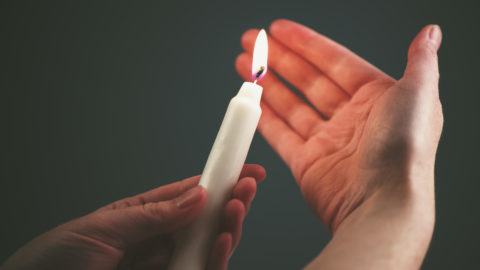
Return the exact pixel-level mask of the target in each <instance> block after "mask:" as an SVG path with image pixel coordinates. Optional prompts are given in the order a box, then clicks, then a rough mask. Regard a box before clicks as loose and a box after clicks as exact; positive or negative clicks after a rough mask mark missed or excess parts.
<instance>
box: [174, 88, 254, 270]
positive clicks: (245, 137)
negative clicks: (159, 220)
mask: <svg viewBox="0 0 480 270" xmlns="http://www.w3.org/2000/svg"><path fill="white" fill-rule="evenodd" d="M261 95H262V87H261V86H259V85H256V84H253V83H249V82H245V83H244V84H243V85H242V87H241V88H240V91H239V92H238V94H237V95H236V96H235V97H234V98H232V100H231V101H230V104H229V106H228V109H227V112H226V113H225V117H224V119H223V122H222V125H221V126H220V130H219V131H218V134H217V138H216V139H215V142H214V144H213V147H212V149H211V151H210V155H209V156H208V160H207V163H206V165H205V168H204V170H203V173H202V176H201V178H200V183H199V185H201V186H203V187H204V188H205V189H206V191H207V201H206V204H205V207H204V208H203V209H202V212H201V213H200V214H199V216H198V217H197V218H196V219H195V221H194V222H193V223H191V224H190V225H189V226H187V228H185V230H183V231H182V232H181V233H180V234H179V235H177V236H176V237H177V239H176V243H175V250H174V253H173V255H172V257H171V261H170V263H169V270H204V269H205V264H206V260H207V258H208V255H209V254H210V251H211V247H212V244H213V241H214V240H215V237H216V236H217V235H218V226H219V224H218V223H219V219H220V216H221V213H222V210H223V208H224V206H225V204H226V202H227V201H228V199H229V198H230V197H231V192H232V189H233V187H234V186H235V184H236V182H237V180H238V177H239V176H240V172H241V170H242V167H243V164H244V163H245V159H246V157H247V154H248V150H249V148H250V144H251V142H252V139H253V135H254V134H255V130H256V128H257V124H258V120H259V119H260V115H261V113H262V111H261V109H260V98H261Z"/></svg>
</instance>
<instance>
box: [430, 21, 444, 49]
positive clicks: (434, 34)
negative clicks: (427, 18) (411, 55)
mask: <svg viewBox="0 0 480 270" xmlns="http://www.w3.org/2000/svg"><path fill="white" fill-rule="evenodd" d="M428 31H429V32H428V38H429V39H430V40H431V41H432V42H433V44H435V48H436V49H437V50H438V48H439V47H440V42H441V40H442V30H440V26H438V25H436V24H435V25H432V26H431V27H430V29H429V30H428Z"/></svg>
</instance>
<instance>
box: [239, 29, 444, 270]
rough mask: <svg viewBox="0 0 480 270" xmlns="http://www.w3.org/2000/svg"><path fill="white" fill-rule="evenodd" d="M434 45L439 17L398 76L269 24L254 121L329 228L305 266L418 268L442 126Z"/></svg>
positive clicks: (429, 224)
mask: <svg viewBox="0 0 480 270" xmlns="http://www.w3.org/2000/svg"><path fill="white" fill-rule="evenodd" d="M257 34H258V30H255V29H252V30H249V31H247V32H245V34H244V35H243V37H242V46H243V48H244V50H245V52H244V53H242V54H240V55H239V56H238V58H237V60H236V69H237V71H238V73H239V74H240V75H241V76H242V77H243V78H244V79H246V80H248V79H249V78H250V76H251V75H250V69H251V68H250V65H251V57H252V50H253V47H254V42H255V38H256V35H257ZM440 43H441V31H440V28H439V27H438V26H436V25H429V26H426V27H425V28H424V29H422V31H420V33H419V34H418V35H417V36H416V38H415V39H414V40H413V42H412V44H411V45H410V49H409V51H408V64H407V67H406V69H405V72H404V76H403V77H402V78H401V79H399V80H395V79H393V78H391V77H390V76H388V75H387V74H385V73H384V72H382V71H381V70H379V69H378V68H376V67H374V66H373V65H371V64H370V63H368V62H367V61H365V60H363V59H362V58H360V57H359V56H357V55H356V54H354V53H353V52H351V51H350V50H348V49H347V48H345V47H343V46H341V45H340V44H338V43H336V42H334V41H332V40H330V39H328V38H327V37H325V36H323V35H321V34H319V33H317V32H315V31H313V30H312V29H309V28H307V27H305V26H303V25H300V24H298V23H295V22H292V21H289V20H277V21H275V22H273V23H272V25H271V26H270V36H269V60H268V61H269V71H270V72H269V73H268V74H267V76H266V77H265V78H264V79H263V80H262V81H261V82H260V84H261V85H262V86H263V87H264V94H263V99H262V104H261V106H262V110H263V114H262V117H261V119H260V123H259V130H260V132H261V133H262V135H263V136H264V137H265V139H266V140H267V141H268V142H269V144H270V145H271V146H272V147H273V149H274V150H275V151H276V152H277V153H278V154H279V155H280V156H281V157H282V159H283V160H284V161H285V163H286V164H287V165H288V166H289V167H290V169H291V171H292V173H293V176H294V177H295V179H296V181H297V183H298V186H299V188H300V190H301V191H302V194H303V195H304V197H305V200H306V201H307V203H308V205H309V206H310V208H311V210H312V212H313V213H314V214H315V216H316V217H317V218H318V219H319V220H320V221H321V222H322V223H323V224H324V225H325V226H326V227H327V228H328V229H329V230H330V231H331V232H332V233H333V237H332V240H331V242H330V243H329V244H328V245H327V247H326V248H325V249H324V250H323V251H322V252H321V253H320V255H319V256H318V257H317V258H315V259H314V260H313V261H312V262H311V263H310V264H309V265H308V266H307V268H308V269H417V268H419V267H420V265H421V262H422V260H423V258H424V256H425V253H426V250H427V248H428V245H429V242H430V239H431V235H432V232H433V225H434V213H435V205H434V163H435V154H436V150H437V146H438V141H439V138H440V134H441V130H442V126H443V116H442V108H441V104H440V100H439V95H438V78H439V75H438V74H439V73H438V63H437V50H438V48H439V46H440ZM272 70H273V72H271V71H272ZM279 77H281V78H282V79H283V80H285V81H287V82H288V83H289V84H291V85H292V86H294V87H295V88H296V89H297V90H298V91H299V92H300V93H301V94H302V95H303V96H304V97H305V98H306V99H307V100H308V101H309V102H310V104H311V105H310V104H307V103H305V102H304V101H303V100H302V99H300V98H299V97H298V96H296V95H295V94H294V93H293V92H292V91H291V89H289V87H288V86H287V85H285V84H284V83H282V81H281V80H280V79H279Z"/></svg>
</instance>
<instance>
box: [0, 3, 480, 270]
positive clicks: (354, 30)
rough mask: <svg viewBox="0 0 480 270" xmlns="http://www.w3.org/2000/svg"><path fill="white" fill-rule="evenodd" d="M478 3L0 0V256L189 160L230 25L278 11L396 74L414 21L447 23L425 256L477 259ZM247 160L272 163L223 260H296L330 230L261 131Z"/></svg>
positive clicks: (296, 264) (434, 265)
mask: <svg viewBox="0 0 480 270" xmlns="http://www.w3.org/2000/svg"><path fill="white" fill-rule="evenodd" d="M450 2H452V3H450ZM478 11H479V9H478V7H476V6H475V1H463V2H462V1H370V2H369V3H364V1H356V0H351V1H261V0H260V1H258V0H256V1H217V2H213V1H210V2H207V1H188V2H186V1H175V2H173V1H131V2H120V1H112V2H104V1H94V2H90V3H89V2H85V1H77V2H76V3H73V2H67V1H58V2H56V3H50V2H46V1H31V2H25V1H15V2H14V3H6V2H2V3H1V4H0V27H1V32H0V43H1V44H0V49H1V50H0V67H1V72H0V78H1V80H0V85H1V88H0V89H1V98H0V100H1V101H0V102H1V103H0V105H1V106H0V108H1V114H0V115H1V142H0V146H1V148H0V151H1V157H2V163H1V171H0V173H1V186H0V191H1V196H0V205H1V211H2V212H1V215H0V261H3V260H4V259H5V258H6V257H7V256H9V255H10V254H11V253H12V252H13V251H14V250H16V249H17V248H19V247H20V246H21V245H23V244H24V243H25V242H26V241H28V240H29V239H31V238H33V237H35V236H36V235H38V234H40V233H42V232H44V231H46V230H49V229H50V228H52V227H53V226H55V225H57V224H60V223H63V222H65V221H67V220H70V219H72V218H75V217H78V216H80V215H84V214H86V213H88V212H90V211H92V210H94V209H96V208H97V207H100V206H102V205H104V204H107V203H109V202H111V201H114V200H117V199H120V198H122V197H125V196H130V195H134V194H136V193H139V192H142V191H145V190H148V189H151V188H154V187H157V186H159V185H163V184H166V183H169V182H172V181H175V180H179V179H183V178H185V177H188V176H191V175H194V174H198V173H200V172H201V170H202V168H203V165H204V162H205V161H206V158H207V155H208V152H209V149H210V147H211V145H212V143H213V140H214V138H215V135H216V132H217V129H218V127H219V125H220V122H221V119H222V117H223V113H224V111H225V108H226V106H227V103H228V101H229V99H230V98H231V97H232V96H234V95H235V93H236V91H237V90H238V88H239V87H240V85H241V83H242V81H241V79H240V78H239V77H238V76H237V75H236V72H235V69H234V65H233V63H234V59H235V57H236V55H237V54H238V53H239V52H240V51H241V48H240V42H239V40H240V36H241V34H242V33H243V31H244V30H247V29H248V28H252V27H268V25H269V24H270V23H271V22H272V20H274V19H276V18H289V19H293V20H297V21H299V22H301V23H304V24H306V25H308V26H310V27H312V28H314V29H316V30H317V31H319V32H321V33H323V34H326V35H327V36H330V37H331V38H333V39H335V40H337V41H338V42H340V43H342V44H344V45H346V46H348V47H349V48H351V49H352V50H353V51H355V52H357V53H358V54H359V55H361V56H362V57H364V58H366V59H367V60H369V61H371V62H372V63H374V64H375V65H377V66H378V67H380V68H381V69H383V70H385V71H386V72H387V73H388V74H390V75H392V76H393V77H395V78H399V77H400V76H401V74H402V72H403V69H404V66H405V63H406V52H407V48H408V45H409V43H410V41H411V40H412V38H413V37H414V35H415V34H416V33H417V32H418V31H419V30H420V29H421V27H422V26H424V25H426V24H429V23H437V24H439V25H440V26H441V27H442V29H443V32H444V43H443V45H442V47H441V50H440V65H441V66H440V71H441V82H440V95H441V99H442V103H443V105H444V113H445V126H444V133H443V137H442V141H441V143H440V149H439V153H438V159H437V170H436V175H437V177H436V187H437V196H436V197H437V224H436V229H435V234H434V237H433V242H432V245H431V248H430V250H429V253H428V255H427V258H426V260H425V263H424V266H423V269H461V268H464V269H467V268H468V269H472V268H480V263H479V262H478V252H479V248H478V243H479V242H480V233H479V230H478V228H479V226H480V218H479V209H478V206H479V202H480V199H479V196H478V190H479V189H480V183H479V180H480V177H479V172H478V171H479V170H478V165H477V164H478V162H479V161H480V158H479V157H478V150H479V142H478V138H479V135H480V129H479V124H478V122H479V120H478V118H479V116H480V109H479V107H478V106H477V103H478V97H479V94H478V91H479V89H478V85H477V82H476V81H477V80H476V79H477V78H478V76H479V74H478V73H479V69H478V60H479V56H478V55H479V52H478V48H480V44H479V36H478V33H479V30H478V29H479V26H480V23H479V16H478ZM248 162H255V163H260V164H263V165H264V166H265V167H266V169H267V171H268V178H267V180H266V181H265V182H264V183H262V184H261V185H260V186H259V191H258V195H257V197H256V199H255V202H254V207H253V209H252V211H251V213H250V214H249V216H248V218H247V221H246V224H245V226H244V236H243V239H242V241H241V244H240V246H239V247H238V249H237V251H236V253H235V255H234V256H233V258H232V260H231V263H230V266H231V267H230V269H298V268H300V267H302V266H304V265H305V264H306V263H307V262H308V261H309V260H310V259H312V258H313V257H314V256H315V255H316V254H317V253H318V252H319V251H320V250H321V249H322V247H323V246H324V245H325V244H326V243H327V242H328V241H329V237H330V236H329V234H328V233H327V231H326V230H325V229H324V228H323V227H322V226H321V225H320V224H319V223H318V222H317V221H316V220H315V218H314V217H313V216H312V215H311V214H310V212H309V210H308V208H307V206H306V204H305V203H304V201H303V198H302V197H301V194H300V192H299V191H298V189H297V187H296V184H295V183H294V180H293V178H292V176H291V174H290V172H289V170H288V169H287V168H286V166H285V165H284V164H283V163H282V161H281V160H280V159H279V158H278V157H277V156H276V155H275V153H274V152H273V151H272V150H271V149H270V148H269V146H268V145H267V144H266V142H265V141H264V140H263V138H262V137H261V136H260V135H259V134H257V135H256V137H255V139H254V142H253V147H252V149H251V151H250V154H249V157H248ZM372 259H373V258H372Z"/></svg>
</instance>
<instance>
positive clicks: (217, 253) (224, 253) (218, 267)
mask: <svg viewBox="0 0 480 270" xmlns="http://www.w3.org/2000/svg"><path fill="white" fill-rule="evenodd" d="M231 249H232V235H231V234H230V233H228V232H224V233H222V234H220V235H219V236H218V238H217V239H216V240H215V242H214V243H213V247H212V251H211V253H210V256H209V258H208V261H207V268H206V269H207V270H226V269H227V267H228V260H229V259H230V251H231Z"/></svg>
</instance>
